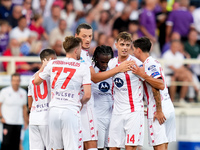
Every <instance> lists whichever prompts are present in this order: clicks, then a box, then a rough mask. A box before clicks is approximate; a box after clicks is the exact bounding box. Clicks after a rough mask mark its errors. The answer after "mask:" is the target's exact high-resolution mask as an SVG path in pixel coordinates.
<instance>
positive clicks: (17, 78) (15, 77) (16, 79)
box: [11, 73, 21, 91]
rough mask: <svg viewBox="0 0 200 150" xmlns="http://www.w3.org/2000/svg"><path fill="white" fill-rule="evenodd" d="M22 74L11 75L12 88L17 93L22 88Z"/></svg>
mask: <svg viewBox="0 0 200 150" xmlns="http://www.w3.org/2000/svg"><path fill="white" fill-rule="evenodd" d="M20 81H21V80H20V74H19V73H13V74H12V75H11V85H12V88H13V89H14V90H15V91H16V90H18V88H19V86H20Z"/></svg>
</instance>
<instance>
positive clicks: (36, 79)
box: [34, 59, 51, 85]
mask: <svg viewBox="0 0 200 150" xmlns="http://www.w3.org/2000/svg"><path fill="white" fill-rule="evenodd" d="M50 60H51V59H49V60H47V59H44V60H43V62H42V67H41V68H40V70H39V71H38V72H37V73H36V74H35V79H34V84H35V85H40V84H41V83H42V82H43V80H42V79H41V78H40V77H39V73H40V72H42V71H43V70H44V67H45V66H46V65H47V64H48V62H49V61H50Z"/></svg>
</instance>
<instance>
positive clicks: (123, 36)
mask: <svg viewBox="0 0 200 150" xmlns="http://www.w3.org/2000/svg"><path fill="white" fill-rule="evenodd" d="M116 40H117V42H118V41H119V40H124V41H130V42H132V37H131V34H130V33H128V32H120V33H119V34H118V35H117V38H116Z"/></svg>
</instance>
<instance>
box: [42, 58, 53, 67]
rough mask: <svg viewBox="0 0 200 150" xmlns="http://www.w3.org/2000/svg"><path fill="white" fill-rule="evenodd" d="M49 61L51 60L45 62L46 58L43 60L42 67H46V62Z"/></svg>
mask: <svg viewBox="0 0 200 150" xmlns="http://www.w3.org/2000/svg"><path fill="white" fill-rule="evenodd" d="M50 60H51V58H49V60H47V59H46V58H45V59H44V60H43V63H42V66H44V67H45V66H46V65H47V64H48V62H49V61H50Z"/></svg>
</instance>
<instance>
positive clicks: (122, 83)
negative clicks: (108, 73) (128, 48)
mask: <svg viewBox="0 0 200 150" xmlns="http://www.w3.org/2000/svg"><path fill="white" fill-rule="evenodd" d="M127 60H134V61H135V62H136V64H137V65H138V66H140V65H142V62H141V61H140V60H138V59H137V58H135V57H134V56H131V55H129V57H128V59H127ZM118 65H120V63H118V57H116V58H113V59H111V60H110V61H109V63H108V67H109V69H113V68H115V67H116V66H118ZM112 79H113V82H114V88H113V97H114V108H113V114H126V113H130V112H134V111H142V110H143V109H144V108H143V107H144V104H143V85H142V80H141V79H140V78H139V77H138V76H137V75H135V74H133V73H132V71H127V72H125V73H118V74H116V75H114V76H113V78H112Z"/></svg>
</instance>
